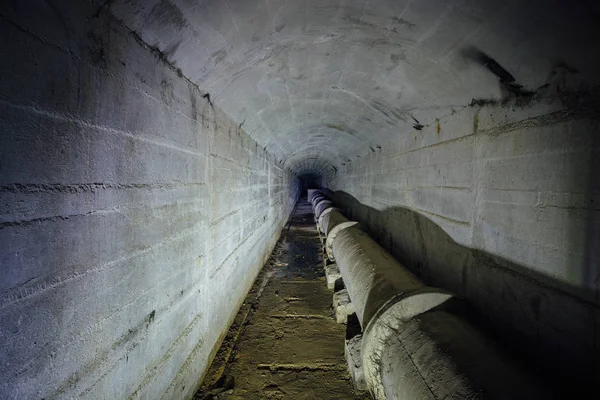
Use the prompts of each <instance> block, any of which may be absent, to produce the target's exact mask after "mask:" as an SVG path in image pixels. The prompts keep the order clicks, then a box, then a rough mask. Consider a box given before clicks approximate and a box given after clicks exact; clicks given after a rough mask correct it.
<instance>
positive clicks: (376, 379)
mask: <svg viewBox="0 0 600 400" xmlns="http://www.w3.org/2000/svg"><path fill="white" fill-rule="evenodd" d="M452 298H454V295H453V294H452V293H450V292H447V291H445V290H442V289H437V288H431V287H426V288H423V289H417V290H414V291H412V292H409V293H402V294H398V295H396V296H394V297H392V298H391V299H390V300H388V301H387V302H386V303H385V304H384V305H383V306H381V308H380V309H379V310H378V311H377V312H376V313H375V315H374V316H373V317H372V318H371V320H370V322H369V323H368V325H367V327H366V328H365V329H364V332H363V341H362V351H361V355H362V366H363V371H364V376H365V380H366V382H367V386H368V387H369V391H370V392H371V394H372V395H373V398H374V399H376V400H380V399H385V398H386V391H385V386H384V385H385V384H384V381H383V376H382V354H383V353H384V352H385V351H386V343H387V341H388V339H389V338H391V337H394V336H397V335H398V332H399V331H401V330H402V324H403V323H405V322H406V321H408V320H410V319H412V318H414V317H416V316H417V315H419V314H422V313H424V312H427V311H429V310H431V309H433V308H435V307H437V306H439V305H441V304H443V303H445V302H447V301H448V300H450V299H452Z"/></svg>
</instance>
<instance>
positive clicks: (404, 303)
mask: <svg viewBox="0 0 600 400" xmlns="http://www.w3.org/2000/svg"><path fill="white" fill-rule="evenodd" d="M331 213H333V211H331V212H330V213H329V215H331ZM330 236H333V238H332V239H331V249H332V254H333V256H334V258H335V261H336V263H337V265H338V267H339V269H340V272H341V275H342V278H343V280H344V284H345V286H346V289H347V290H348V293H349V295H350V298H351V300H352V303H353V304H354V308H355V310H356V314H357V316H358V319H359V321H360V324H361V326H362V327H363V344H362V365H363V368H364V375H365V379H366V381H367V385H368V386H369V389H370V391H371V393H372V394H373V396H374V398H375V399H376V400H383V399H387V400H389V399H406V400H413V399H419V400H421V399H424V400H429V399H431V400H434V399H442V398H443V399H459V398H460V399H508V398H527V399H538V398H549V397H548V394H547V393H543V392H542V390H541V389H540V387H539V386H536V385H535V384H533V383H532V380H531V379H530V377H528V376H527V374H525V373H524V372H523V371H522V370H521V369H520V368H519V367H518V366H517V365H515V364H514V363H513V362H512V361H511V360H509V359H508V358H507V357H505V356H504V355H503V353H502V351H501V350H499V349H498V348H497V346H496V345H495V344H494V343H493V342H492V341H491V340H489V339H488V338H486V337H485V336H484V335H482V334H481V333H480V332H479V331H478V330H477V329H475V328H474V327H473V326H471V325H470V324H469V323H468V322H467V320H466V319H465V318H463V317H462V316H461V312H460V308H461V307H460V304H461V302H460V301H458V300H457V299H456V298H454V296H453V295H452V294H450V293H448V292H446V291H444V290H441V289H435V288H431V287H427V286H426V285H425V284H423V283H422V282H421V281H420V280H419V279H418V278H417V277H416V276H414V275H413V274H412V273H410V272H409V271H408V270H407V269H406V268H405V267H404V266H402V265H401V264H400V263H399V262H398V261H396V260H395V259H394V257H392V256H391V255H390V254H389V253H388V252H386V251H385V250H384V249H383V248H382V247H381V246H379V245H378V244H377V243H376V242H375V241H374V240H373V239H371V238H370V237H369V236H368V235H367V234H366V233H365V232H364V231H362V230H361V229H360V227H359V225H358V224H357V223H356V222H352V221H347V222H341V223H339V224H338V225H336V227H335V228H333V229H331V230H330V231H329V235H328V242H329V240H330V239H329V237H330ZM457 305H459V307H457Z"/></svg>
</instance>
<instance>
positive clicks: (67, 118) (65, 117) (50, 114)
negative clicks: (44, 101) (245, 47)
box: [0, 99, 207, 157]
mask: <svg viewBox="0 0 600 400" xmlns="http://www.w3.org/2000/svg"><path fill="white" fill-rule="evenodd" d="M0 104H2V105H4V106H6V107H10V108H14V109H17V110H21V111H27V112H31V113H32V114H37V115H40V116H43V117H47V118H49V119H54V120H57V121H62V122H68V123H71V124H73V125H76V126H79V127H85V128H90V129H96V130H98V131H100V132H107V133H110V134H111V135H115V136H123V137H126V138H129V139H134V140H138V141H141V142H146V143H150V144H153V145H155V146H160V147H165V148H168V149H171V150H176V151H180V152H182V153H188V154H191V155H194V156H196V157H206V156H207V155H206V153H201V152H197V151H192V150H189V149H184V148H182V147H177V146H173V145H172V144H169V143H165V142H161V141H158V140H155V139H151V138H149V137H146V136H144V135H142V134H140V135H135V134H134V133H132V132H128V131H122V130H120V129H115V128H109V127H106V126H102V125H96V124H93V123H91V122H89V121H85V120H83V119H79V118H77V117H75V116H73V115H71V114H67V113H62V112H56V111H50V110H45V109H43V108H39V107H37V105H26V104H13V103H10V102H8V101H7V100H4V99H0Z"/></svg>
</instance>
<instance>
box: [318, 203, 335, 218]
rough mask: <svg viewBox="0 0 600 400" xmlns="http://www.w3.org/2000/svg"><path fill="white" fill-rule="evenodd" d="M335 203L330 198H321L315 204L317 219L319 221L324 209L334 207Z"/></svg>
mask: <svg viewBox="0 0 600 400" xmlns="http://www.w3.org/2000/svg"><path fill="white" fill-rule="evenodd" d="M332 207H333V203H332V202H331V201H330V200H321V201H319V202H318V203H317V204H316V205H315V219H316V220H317V221H318V220H319V217H320V216H321V214H322V213H323V211H325V210H327V209H328V208H332Z"/></svg>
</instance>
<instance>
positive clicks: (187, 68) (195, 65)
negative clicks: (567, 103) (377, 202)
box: [110, 0, 600, 173]
mask: <svg viewBox="0 0 600 400" xmlns="http://www.w3.org/2000/svg"><path fill="white" fill-rule="evenodd" d="M594 4H595V3H594V2H585V1H580V2H577V1H575V2H568V1H558V0H533V1H528V0H527V1H524V0H502V1H500V0H454V1H452V0H412V1H411V0H380V1H365V0H345V1H344V0H313V1H311V0H302V1H301V0H285V1H283V0H206V1H200V0H116V1H112V2H111V3H110V8H111V11H112V12H113V13H114V14H115V15H116V16H117V17H118V18H120V19H121V20H123V21H124V23H125V24H126V25H127V26H128V27H129V28H130V29H131V30H133V31H135V32H137V33H138V34H139V35H140V36H141V37H142V39H143V40H144V41H145V42H146V43H148V44H149V45H151V46H155V47H157V48H158V49H159V50H161V51H162V52H163V53H164V54H165V55H166V57H167V58H168V60H169V61H170V62H172V63H173V64H174V65H175V66H176V67H178V68H180V69H181V70H182V72H183V74H184V75H185V76H186V77H188V78H189V79H190V80H191V81H193V82H195V83H196V84H197V85H198V86H199V87H200V88H201V89H202V90H204V91H206V92H208V93H210V96H211V99H212V100H213V102H214V103H215V104H216V105H217V106H219V107H221V108H222V109H223V110H224V111H225V112H226V113H228V114H229V116H230V117H231V118H233V119H234V120H235V121H236V122H237V123H240V124H243V128H244V129H245V131H246V132H248V133H249V134H250V135H251V136H252V137H253V138H254V139H255V140H256V141H257V142H258V143H259V144H260V145H262V146H266V148H267V150H268V151H270V152H272V153H274V154H275V155H276V156H277V157H278V158H279V159H282V160H284V162H285V165H286V166H288V167H290V168H291V169H292V170H294V171H296V172H298V173H311V172H317V173H318V172H319V171H324V170H327V169H332V167H338V166H339V165H341V164H344V163H346V162H348V161H349V160H353V159H355V158H356V157H357V156H359V155H361V154H365V153H367V152H369V151H373V150H372V149H377V146H385V145H386V144H388V143H390V142H393V141H394V140H397V139H398V138H399V137H401V136H402V135H405V134H407V133H410V132H411V131H413V125H414V124H415V121H414V120H413V118H415V119H416V120H418V121H419V122H420V123H421V124H424V125H427V124H429V123H432V122H433V121H435V118H438V117H441V116H443V115H446V114H448V113H450V112H452V111H453V110H458V109H460V108H462V107H464V106H466V105H467V104H469V103H470V102H471V100H472V99H474V98H475V99H479V98H482V99H499V98H501V97H502V96H503V95H504V91H503V86H502V85H501V84H499V79H498V77H497V76H496V75H498V74H496V75H494V73H493V71H491V69H494V68H493V67H492V68H490V64H489V63H488V68H487V69H486V67H484V66H483V64H485V62H482V59H481V57H480V56H481V54H482V53H486V54H487V55H489V56H490V57H492V58H493V59H494V60H495V61H496V62H497V63H498V64H499V65H501V66H502V68H503V69H505V70H506V71H508V72H510V74H511V75H512V76H513V77H514V78H515V81H516V82H517V83H519V84H521V85H524V87H525V88H527V89H532V90H535V89H536V88H538V87H540V86H542V85H543V84H545V83H546V82H547V81H548V79H549V76H550V75H551V74H552V72H553V71H554V72H556V67H557V65H562V64H564V65H566V66H568V67H567V70H568V71H571V72H569V73H572V72H573V71H574V70H577V71H578V72H577V74H576V75H577V77H578V79H579V80H582V81H587V82H588V83H598V82H594V80H597V79H598V78H597V77H595V75H597V74H596V70H597V69H598V68H599V67H600V62H599V58H600V55H598V54H591V53H590V52H589V49H590V42H591V41H594V40H598V39H599V38H598V37H595V36H594V32H595V24H596V23H597V21H598V16H599V15H600V13H598V6H597V5H594ZM474 54H475V56H473V55H474ZM561 63H562V64H561ZM500 74H502V73H500Z"/></svg>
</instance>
